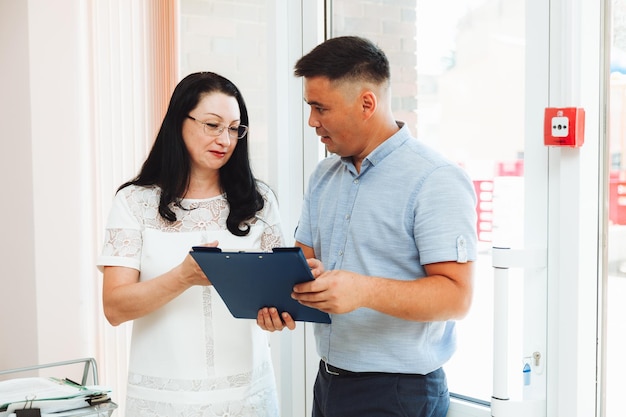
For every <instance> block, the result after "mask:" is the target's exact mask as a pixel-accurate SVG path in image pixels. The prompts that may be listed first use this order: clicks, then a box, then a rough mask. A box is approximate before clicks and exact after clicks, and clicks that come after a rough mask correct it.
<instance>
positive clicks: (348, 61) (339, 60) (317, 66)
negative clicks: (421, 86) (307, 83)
mask: <svg viewBox="0 0 626 417" xmlns="http://www.w3.org/2000/svg"><path fill="white" fill-rule="evenodd" d="M294 74H295V75H296V76H297V77H305V78H312V77H326V78H328V79H329V80H331V81H338V80H351V81H369V82H373V83H375V84H383V83H389V79H390V77H391V73H390V69H389V60H388V59H387V56H386V55H385V53H384V52H383V51H382V50H381V49H380V48H379V47H378V46H376V45H375V44H374V43H372V42H371V41H370V40H368V39H365V38H361V37H358V36H340V37H337V38H331V39H328V40H327V41H325V42H323V43H321V44H319V45H317V46H316V47H315V48H313V50H312V51H311V52H309V53H308V54H306V55H304V56H303V57H302V58H300V59H299V60H298V62H296V65H295V71H294Z"/></svg>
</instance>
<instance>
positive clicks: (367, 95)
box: [361, 90, 378, 118]
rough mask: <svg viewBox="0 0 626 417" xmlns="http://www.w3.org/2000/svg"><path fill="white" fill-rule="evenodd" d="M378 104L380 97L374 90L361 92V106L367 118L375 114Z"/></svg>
mask: <svg viewBox="0 0 626 417" xmlns="http://www.w3.org/2000/svg"><path fill="white" fill-rule="evenodd" d="M377 106H378V98H377V97H376V94H374V92H373V91H372V90H366V91H364V92H363V93H362V94H361V108H362V109H363V115H364V116H365V117H366V118H370V117H371V116H372V115H373V114H374V112H375V111H376V107H377Z"/></svg>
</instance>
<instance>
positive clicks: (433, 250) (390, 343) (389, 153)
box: [295, 123, 476, 374]
mask: <svg viewBox="0 0 626 417" xmlns="http://www.w3.org/2000/svg"><path fill="white" fill-rule="evenodd" d="M399 125H400V126H401V127H402V128H401V129H400V130H399V131H398V132H397V133H396V134H394V135H393V136H391V137H390V138H389V139H387V140H386V141H385V142H383V143H382V144H381V145H380V146H378V147H377V148H376V149H375V150H374V151H373V152H372V153H371V154H370V155H368V156H367V157H366V158H365V159H364V161H363V163H362V165H361V172H360V173H357V171H356V169H355V167H354V165H353V164H352V161H351V159H350V158H340V157H338V156H336V155H332V156H329V157H328V158H326V159H324V160H323V161H321V162H320V163H319V164H318V166H317V167H316V169H315V171H314V172H313V174H312V175H311V177H310V180H309V185H308V189H307V192H306V194H305V198H304V204H303V208H302V215H301V217H300V222H299V225H298V228H297V230H296V233H295V238H296V240H297V241H299V242H301V243H303V244H305V245H307V246H310V247H312V248H313V249H314V250H315V255H316V256H317V258H318V259H320V260H321V261H322V262H323V263H324V266H325V268H326V269H327V270H332V269H342V270H347V271H353V272H357V273H360V274H364V275H370V276H379V277H386V278H394V279H399V280H414V279H419V278H420V277H424V276H425V275H426V274H425V271H424V267H423V265H426V264H430V263H436V262H445V261H456V262H467V261H473V260H475V259H476V197H475V192H474V187H473V185H472V182H471V180H470V179H469V177H468V176H467V174H466V173H465V172H464V171H463V170H462V169H461V168H460V167H459V166H458V165H457V164H455V163H452V162H450V161H448V160H447V159H445V158H444V157H443V156H441V155H440V154H438V153H437V152H435V151H434V150H432V149H430V148H428V147H427V146H425V145H424V144H423V143H421V142H419V141H418V140H417V139H415V138H413V137H412V136H411V134H410V132H409V130H408V128H407V127H406V126H404V125H403V124H402V123H399ZM415 302H416V303H419V302H420V300H419V299H416V300H415ZM331 318H332V324H315V335H316V343H317V351H318V354H319V355H320V357H322V358H325V359H326V360H327V361H328V362H329V363H330V364H332V365H334V366H336V367H339V368H342V369H346V370H350V371H355V372H366V371H377V372H399V373H418V374H426V373H429V372H432V371H433V370H435V369H437V368H439V367H441V366H442V365H443V364H444V363H445V362H446V361H447V360H448V359H450V357H451V356H452V354H453V352H454V350H455V347H456V339H455V330H454V326H455V323H454V322H453V321H448V322H428V323H425V322H414V321H407V320H402V319H399V318H395V317H392V316H389V315H386V314H382V313H379V312H377V311H374V310H371V309H368V308H359V309H357V310H355V311H353V312H350V313H347V314H333V315H332V317H331Z"/></svg>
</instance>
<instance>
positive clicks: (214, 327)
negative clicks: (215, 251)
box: [98, 72, 284, 417]
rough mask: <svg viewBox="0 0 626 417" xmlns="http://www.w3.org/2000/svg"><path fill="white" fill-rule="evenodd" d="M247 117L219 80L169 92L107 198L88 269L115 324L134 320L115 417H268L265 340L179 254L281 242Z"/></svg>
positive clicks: (201, 78)
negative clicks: (122, 399) (253, 155)
mask: <svg viewBox="0 0 626 417" xmlns="http://www.w3.org/2000/svg"><path fill="white" fill-rule="evenodd" d="M247 126H248V113H247V110H246V105H245V103H244V100H243V97H242V96H241V93H240V92H239V90H238V88H237V87H236V86H235V85H234V84H233V83H232V82H230V81H229V80H227V79H225V78H224V77H222V76H220V75H217V74H214V73H210V72H203V73H196V74H191V75H189V76H187V77H185V78H184V79H183V80H182V81H181V82H180V83H179V84H178V86H177V87H176V88H175V90H174V93H173V94H172V98H171V100H170V104H169V107H168V110H167V113H166V115H165V118H164V120H163V123H162V125H161V128H160V131H159V133H158V135H157V137H156V141H155V143H154V146H153V148H152V150H151V151H150V154H149V155H148V158H147V159H146V161H145V162H144V164H143V167H142V169H141V171H140V173H139V175H138V176H137V177H136V178H135V179H133V180H132V181H129V182H127V183H125V184H123V185H122V186H121V187H120V188H119V189H118V192H117V194H116V196H115V199H114V201H113V206H112V209H111V213H110V216H109V220H108V224H107V228H106V237H105V243H104V248H103V251H102V255H101V256H100V258H99V259H98V266H99V268H101V269H102V270H103V272H104V283H103V305H104V314H105V316H106V317H107V320H108V321H109V322H110V323H111V324H112V325H114V326H116V325H119V324H120V323H123V322H126V321H128V320H133V335H132V342H131V351H130V362H129V376H128V390H127V404H126V415H127V416H129V417H131V416H132V417H140V416H174V415H176V416H224V415H228V416H231V417H232V416H255V417H257V416H268V417H269V416H271V417H276V416H277V415H278V404H277V394H276V387H275V380H274V374H273V368H272V364H271V359H270V352H269V346H268V340H267V335H266V333H264V332H263V330H261V329H260V328H258V326H257V325H256V322H255V321H253V320H240V319H235V318H233V317H232V315H231V314H230V313H229V311H228V309H227V308H226V306H225V305H224V303H223V301H222V300H221V298H220V297H219V296H218V294H217V292H216V291H215V290H214V289H213V287H212V286H211V285H210V284H211V283H210V281H209V279H208V278H207V277H206V276H205V275H204V273H203V272H202V271H201V270H200V268H199V267H198V265H197V264H196V262H195V261H194V260H193V258H192V257H191V256H190V255H189V250H190V249H191V247H192V246H196V245H201V244H205V245H210V246H216V245H219V246H220V247H225V248H229V249H255V250H268V251H269V250H271V248H273V247H275V246H281V245H283V242H284V240H283V234H282V231H281V229H280V218H279V213H278V207H277V202H276V199H275V196H274V195H273V193H272V192H271V190H270V189H269V188H268V187H267V186H266V185H264V184H263V183H261V182H259V181H257V180H256V179H255V178H254V177H253V175H252V171H251V168H250V162H249V158H248V144H247V138H248V128H247Z"/></svg>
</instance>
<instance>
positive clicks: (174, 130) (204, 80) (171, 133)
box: [118, 72, 264, 236]
mask: <svg viewBox="0 0 626 417" xmlns="http://www.w3.org/2000/svg"><path fill="white" fill-rule="evenodd" d="M216 92H219V93H223V94H226V95H228V96H231V97H234V98H235V99H237V103H238V104H239V112H240V121H241V124H242V125H246V126H249V121H248V110H247V109H246V104H245V102H244V100H243V97H242V96H241V93H240V91H239V89H238V88H237V86H235V84H233V83H232V82H231V81H229V80H227V79H226V78H224V77H222V76H221V75H218V74H215V73H212V72H199V73H194V74H190V75H188V76H186V77H185V78H184V79H182V80H181V81H180V82H179V83H178V85H177V86H176V88H175V89H174V92H173V93H172V97H171V99H170V103H169V106H168V108H167V113H166V114H165V117H164V118H163V123H162V124H161V128H160V129H159V133H158V134H157V137H156V140H155V141H154V145H153V146H152V149H151V150H150V154H149V155H148V158H147V159H146V161H145V162H144V163H143V166H142V167H141V171H140V172H139V174H138V175H137V177H135V178H134V179H133V180H131V181H128V182H126V183H124V184H122V185H121V186H120V188H119V189H118V191H119V190H121V189H123V188H125V187H127V186H129V185H139V186H151V185H156V186H159V187H160V188H161V199H160V201H159V214H160V215H161V217H163V218H164V219H165V220H167V221H169V222H174V221H176V214H175V213H174V212H173V211H172V209H171V208H170V204H172V203H177V202H178V200H179V199H180V198H181V197H183V196H184V195H185V192H186V191H187V188H188V186H189V175H190V171H191V162H190V156H189V152H188V151H187V147H186V146H185V143H184V141H183V136H182V127H183V122H184V121H185V119H187V115H188V114H189V112H190V111H191V110H193V109H194V108H195V107H196V106H197V105H198V103H199V102H200V100H201V99H202V97H203V96H204V95H206V94H210V93H216ZM248 134H249V133H246V135H245V136H244V137H243V138H241V139H239V141H238V143H237V146H236V147H235V150H234V151H233V154H232V155H231V157H230V159H229V160H228V162H227V163H226V164H225V165H224V166H223V167H222V168H220V176H219V177H220V186H221V188H222V190H223V191H224V192H225V194H226V199H227V201H228V205H229V208H230V211H229V214H228V218H227V220H226V227H227V228H228V230H229V231H230V232H231V233H232V234H234V235H236V236H245V235H247V234H248V232H249V230H250V225H248V224H246V221H247V220H250V219H252V218H253V217H254V215H255V214H256V213H257V212H258V211H259V210H261V209H262V208H263V205H264V203H263V197H262V195H261V193H260V192H259V189H258V187H257V182H256V179H255V178H254V176H253V175H252V169H251V167H250V160H249V157H248V140H247V139H248Z"/></svg>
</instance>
